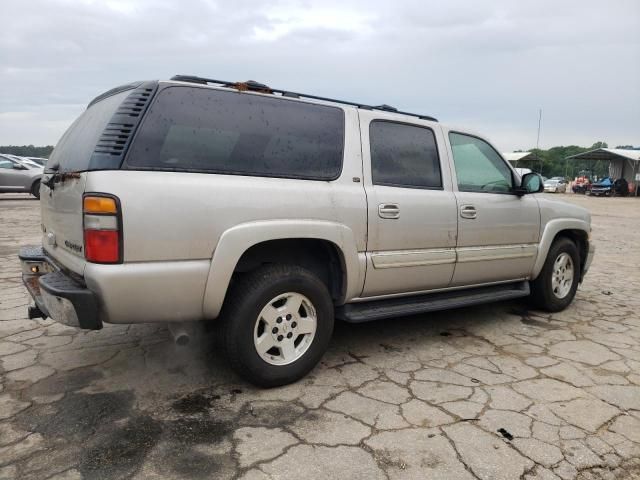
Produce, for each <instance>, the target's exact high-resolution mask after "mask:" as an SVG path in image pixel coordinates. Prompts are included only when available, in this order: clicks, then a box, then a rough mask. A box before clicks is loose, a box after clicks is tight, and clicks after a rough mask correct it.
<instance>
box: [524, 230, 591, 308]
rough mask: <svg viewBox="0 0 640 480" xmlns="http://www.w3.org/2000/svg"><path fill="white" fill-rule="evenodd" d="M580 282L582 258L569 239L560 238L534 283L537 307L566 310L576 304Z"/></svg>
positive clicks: (550, 250) (551, 249)
mask: <svg viewBox="0 0 640 480" xmlns="http://www.w3.org/2000/svg"><path fill="white" fill-rule="evenodd" d="M579 281H580V255H579V253H578V248H577V247H576V244H575V243H573V242H572V241H571V240H569V239H568V238H564V237H561V238H559V239H557V240H556V241H555V242H554V243H553V245H551V248H550V249H549V253H548V254H547V259H546V260H545V262H544V266H543V267H542V271H541V272H540V275H538V278H536V279H535V280H534V281H533V282H531V300H532V301H533V304H534V305H535V306H536V307H538V308H542V309H544V310H548V311H550V312H558V311H560V310H564V309H565V308H567V306H568V305H569V304H570V303H571V302H572V301H573V298H574V297H575V295H576V291H577V290H578V282H579Z"/></svg>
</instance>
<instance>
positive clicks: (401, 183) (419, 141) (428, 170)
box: [369, 120, 442, 188]
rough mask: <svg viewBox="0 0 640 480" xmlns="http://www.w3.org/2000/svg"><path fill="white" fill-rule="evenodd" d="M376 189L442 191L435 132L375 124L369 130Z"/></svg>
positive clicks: (405, 126)
mask: <svg viewBox="0 0 640 480" xmlns="http://www.w3.org/2000/svg"><path fill="white" fill-rule="evenodd" d="M369 138H370V145H371V175H372V180H373V183H374V185H387V186H392V187H408V188H441V187H442V176H441V175H440V159H439V158H438V149H437V147H436V139H435V136H434V134H433V131H432V130H431V129H429V128H426V127H419V126H415V125H407V124H403V123H395V122H387V121H381V120H376V121H373V122H371V125H370V127H369Z"/></svg>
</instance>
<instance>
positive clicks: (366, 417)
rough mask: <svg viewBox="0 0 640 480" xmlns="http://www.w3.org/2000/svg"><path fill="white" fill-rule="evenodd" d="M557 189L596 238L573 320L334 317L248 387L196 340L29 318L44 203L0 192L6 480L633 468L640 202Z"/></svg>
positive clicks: (533, 315) (532, 473)
mask: <svg viewBox="0 0 640 480" xmlns="http://www.w3.org/2000/svg"><path fill="white" fill-rule="evenodd" d="M563 197H564V198H566V199H567V200H568V201H571V202H575V203H578V204H581V205H585V206H587V207H588V208H589V209H590V210H591V211H592V214H593V238H594V241H595V243H596V245H597V248H598V251H597V254H596V258H595V261H594V263H593V266H592V270H591V272H590V273H589V275H588V276H587V279H586V281H585V283H584V284H583V285H582V286H581V288H580V290H579V291H578V295H577V298H576V301H575V302H574V304H573V305H572V306H571V307H570V308H569V309H567V310H566V311H564V312H561V313H558V314H554V315H549V314H547V313H543V312H537V311H531V310H527V308H526V305H525V304H524V303H522V302H511V303H498V304H492V305H486V306H483V307H479V308H478V307H475V308H468V309H461V310H455V311H448V312H441V313H438V314H431V315H425V316H421V317H412V318H397V319H393V320H390V321H384V322H378V323H370V324H361V325H346V324H338V325H337V326H336V331H335V333H334V337H333V341H332V344H331V348H330V351H329V352H328V353H327V354H326V355H325V357H324V359H323V361H322V364H321V365H320V366H318V367H317V368H316V369H315V370H314V371H313V372H312V373H311V374H310V375H309V376H308V377H307V378H305V379H304V380H302V381H300V382H299V383H297V384H295V385H290V386H287V387H284V388H277V389H272V390H259V389H256V388H253V387H251V386H249V385H247V384H245V383H243V382H242V381H240V380H239V379H238V377H236V376H235V375H234V374H233V373H232V372H230V370H229V369H228V367H227V366H226V364H225V362H224V359H223V358H221V356H220V355H219V353H218V352H217V351H216V349H215V348H214V347H213V346H212V345H213V342H212V341H211V338H209V337H206V336H203V337H202V338H203V341H202V342H201V343H200V344H197V345H194V346H192V347H190V348H184V347H176V346H174V345H173V344H172V342H171V341H170V339H169V335H168V332H167V330H166V328H165V327H164V326H162V325H135V326H107V327H106V328H104V329H103V330H102V331H98V332H84V331H78V330H74V329H71V328H67V327H64V326H61V325H59V324H56V323H54V322H52V321H50V320H44V321H42V320H28V319H27V318H26V313H27V312H26V307H27V305H28V303H29V297H28V295H27V293H26V291H25V289H24V288H23V286H22V284H21V280H20V273H19V264H18V259H17V256H16V255H17V253H18V248H19V245H23V244H28V243H31V244H36V243H38V241H39V223H40V222H39V210H38V208H39V205H38V202H37V201H35V200H30V199H28V198H27V197H26V196H20V195H3V196H0V478H16V479H21V480H28V479H47V478H56V479H76V478H104V479H123V478H134V479H147V478H148V479H161V478H162V479H166V478H208V479H227V478H242V479H245V480H249V479H251V480H263V479H334V478H335V479H366V480H373V479H378V478H380V479H414V478H415V479H418V478H419V479H438V480H440V479H463V480H464V479H476V478H478V479H487V480H488V479H518V478H524V479H529V480H530V479H539V480H547V479H558V478H561V479H573V478H578V479H584V480H586V479H596V478H598V479H612V478H619V479H622V478H624V479H627V478H636V479H638V478H640V313H639V312H640V295H639V290H638V287H637V285H638V280H640V273H639V272H638V265H639V264H640V248H638V234H639V232H640V215H639V213H638V212H639V208H640V203H639V202H638V201H637V200H636V199H619V198H613V199H608V198H596V199H592V198H585V197H579V196H572V195H566V196H563Z"/></svg>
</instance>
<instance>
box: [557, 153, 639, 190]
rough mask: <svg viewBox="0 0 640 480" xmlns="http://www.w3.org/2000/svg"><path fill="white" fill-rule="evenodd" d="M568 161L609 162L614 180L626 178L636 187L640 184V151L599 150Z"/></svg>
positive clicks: (610, 172) (575, 156)
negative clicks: (639, 176)
mask: <svg viewBox="0 0 640 480" xmlns="http://www.w3.org/2000/svg"><path fill="white" fill-rule="evenodd" d="M567 160H587V161H608V162H609V176H610V177H611V178H612V179H618V178H624V179H625V180H626V181H627V182H629V183H632V184H634V185H635V186H636V187H637V186H638V184H639V183H640V182H639V180H638V175H639V174H640V150H625V149H622V148H597V149H595V150H590V151H588V152H584V153H578V154H577V155H572V156H570V157H567Z"/></svg>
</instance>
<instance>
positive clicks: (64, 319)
mask: <svg viewBox="0 0 640 480" xmlns="http://www.w3.org/2000/svg"><path fill="white" fill-rule="evenodd" d="M18 256H19V258H20V263H21V266H22V281H23V282H24V284H25V286H26V287H27V290H28V291H29V293H30V294H31V296H32V297H33V300H34V302H35V304H36V306H37V307H38V308H39V309H40V311H41V312H42V313H43V314H44V315H45V316H47V317H50V318H52V319H53V320H55V321H56V322H59V323H62V324H65V325H69V326H71V327H78V328H85V329H89V330H99V329H101V328H102V321H101V320H100V318H99V313H98V302H97V298H96V295H95V294H94V293H93V292H92V291H91V290H89V289H88V288H86V287H85V286H84V285H81V284H80V283H79V282H77V281H76V280H74V279H73V278H71V277H70V276H69V275H67V274H66V273H64V272H62V271H61V270H60V269H59V268H58V267H57V266H56V265H55V263H54V262H53V261H51V259H50V258H49V257H47V255H46V253H45V252H44V250H43V249H42V247H23V248H21V249H20V253H19V255H18Z"/></svg>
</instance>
